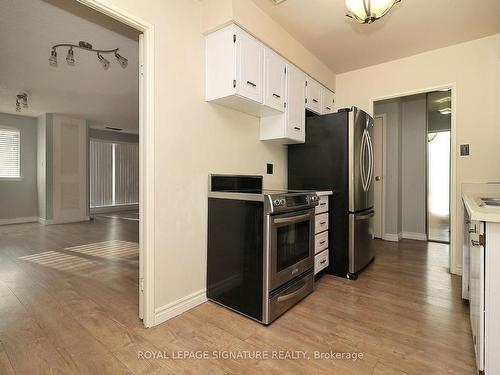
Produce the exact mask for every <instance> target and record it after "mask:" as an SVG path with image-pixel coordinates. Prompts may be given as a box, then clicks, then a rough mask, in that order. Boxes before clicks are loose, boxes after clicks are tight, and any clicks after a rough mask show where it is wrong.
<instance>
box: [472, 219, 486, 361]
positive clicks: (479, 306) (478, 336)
mask: <svg viewBox="0 0 500 375" xmlns="http://www.w3.org/2000/svg"><path fill="white" fill-rule="evenodd" d="M471 228H473V229H471V234H470V270H469V272H470V276H469V277H470V290H469V293H470V296H469V298H470V322H471V328H472V336H473V340H474V350H475V352H476V363H477V367H478V369H479V370H484V287H485V285H484V282H485V279H484V276H485V275H484V271H485V264H484V251H485V249H484V246H483V245H482V243H481V241H480V236H484V222H482V221H471ZM483 238H484V237H483Z"/></svg>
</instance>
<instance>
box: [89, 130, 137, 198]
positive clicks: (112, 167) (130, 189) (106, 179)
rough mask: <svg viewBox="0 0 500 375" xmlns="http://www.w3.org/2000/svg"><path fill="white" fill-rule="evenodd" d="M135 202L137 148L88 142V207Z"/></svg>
mask: <svg viewBox="0 0 500 375" xmlns="http://www.w3.org/2000/svg"><path fill="white" fill-rule="evenodd" d="M138 202H139V145H138V144H136V143H123V142H109V141H101V140H96V139H92V140H91V141H90V207H105V206H117V205H124V204H136V203H138Z"/></svg>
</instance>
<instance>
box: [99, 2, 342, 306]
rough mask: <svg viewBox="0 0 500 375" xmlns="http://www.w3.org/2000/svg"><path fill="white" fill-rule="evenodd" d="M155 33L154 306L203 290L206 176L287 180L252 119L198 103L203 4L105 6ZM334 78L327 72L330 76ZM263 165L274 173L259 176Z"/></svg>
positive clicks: (273, 182)
mask: <svg viewBox="0 0 500 375" xmlns="http://www.w3.org/2000/svg"><path fill="white" fill-rule="evenodd" d="M108 2H109V3H110V4H113V5H116V6H117V7H119V8H121V9H123V10H124V11H125V12H127V13H130V14H132V15H135V16H137V17H139V18H141V19H143V20H145V21H147V22H149V23H151V24H153V25H154V27H155V49H156V51H155V69H156V70H155V85H156V87H155V95H156V97H155V122H156V128H155V152H156V155H155V157H156V173H155V181H156V184H155V191H156V195H155V199H156V202H155V204H156V211H155V215H156V216H155V236H156V238H155V250H156V251H155V306H156V308H161V307H162V306H165V305H167V304H170V303H173V302H175V301H177V300H178V299H180V298H182V297H185V296H188V295H190V294H192V293H196V292H199V291H201V290H203V289H204V288H205V285H206V236H207V189H208V174H209V173H240V174H260V175H264V184H265V186H267V187H275V188H280V187H283V186H284V183H285V179H286V154H285V152H286V148H285V147H284V146H280V145H276V144H269V143H264V142H261V141H259V120H258V118H256V117H252V116H249V115H245V114H243V113H240V112H236V111H234V110H231V109H228V108H226V107H222V106H218V105H215V104H210V103H206V102H205V101H204V86H205V77H204V72H205V64H204V61H205V51H204V48H205V41H204V36H203V33H202V32H203V25H202V24H203V21H202V14H203V8H204V5H203V2H200V1H197V0H182V1H177V0H169V1H166V0H165V1H153V0H144V1H134V0H108ZM332 74H333V73H332ZM266 163H273V164H274V166H275V172H274V174H273V175H266V174H265V172H266Z"/></svg>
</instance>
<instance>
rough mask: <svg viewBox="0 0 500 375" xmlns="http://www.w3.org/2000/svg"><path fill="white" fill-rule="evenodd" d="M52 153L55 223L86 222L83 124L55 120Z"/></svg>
mask: <svg viewBox="0 0 500 375" xmlns="http://www.w3.org/2000/svg"><path fill="white" fill-rule="evenodd" d="M52 152H53V172H52V173H53V175H52V184H53V187H52V192H53V221H54V223H64V222H74V221H83V220H87V219H88V216H87V215H88V213H87V210H88V199H87V123H86V121H85V120H80V119H74V118H70V117H65V116H54V127H53V149H52Z"/></svg>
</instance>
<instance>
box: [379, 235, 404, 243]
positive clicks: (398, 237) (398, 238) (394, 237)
mask: <svg viewBox="0 0 500 375" xmlns="http://www.w3.org/2000/svg"><path fill="white" fill-rule="evenodd" d="M401 238H403V235H402V233H384V234H383V235H382V239H383V240H384V241H392V242H399V241H401Z"/></svg>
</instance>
